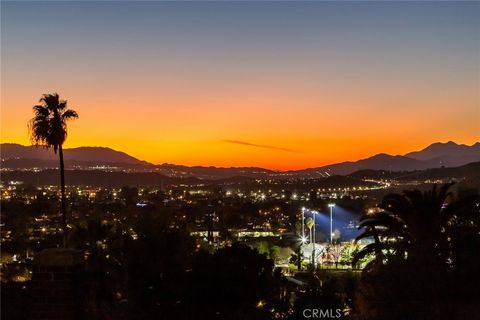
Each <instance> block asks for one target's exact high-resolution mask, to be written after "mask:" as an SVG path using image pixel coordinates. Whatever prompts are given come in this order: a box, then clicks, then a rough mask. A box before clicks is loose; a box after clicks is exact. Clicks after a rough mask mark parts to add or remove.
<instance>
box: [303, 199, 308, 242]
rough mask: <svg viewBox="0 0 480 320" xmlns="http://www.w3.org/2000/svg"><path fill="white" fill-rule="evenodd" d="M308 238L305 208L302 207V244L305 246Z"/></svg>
mask: <svg viewBox="0 0 480 320" xmlns="http://www.w3.org/2000/svg"><path fill="white" fill-rule="evenodd" d="M306 242H307V238H305V207H302V243H303V244H305V243H306Z"/></svg>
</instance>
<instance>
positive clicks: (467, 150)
mask: <svg viewBox="0 0 480 320" xmlns="http://www.w3.org/2000/svg"><path fill="white" fill-rule="evenodd" d="M405 156H406V157H409V158H412V159H416V160H422V161H429V162H431V163H434V162H436V163H437V164H438V165H443V166H446V167H456V166H461V165H463V164H465V163H470V162H475V161H480V143H479V142H477V143H475V144H473V145H471V146H467V145H465V144H456V143H455V142H453V141H449V142H447V143H440V142H437V143H434V144H431V145H429V146H428V147H426V148H425V149H422V150H420V151H414V152H410V153H407V154H406V155H405Z"/></svg>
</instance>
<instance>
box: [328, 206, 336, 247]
mask: <svg viewBox="0 0 480 320" xmlns="http://www.w3.org/2000/svg"><path fill="white" fill-rule="evenodd" d="M328 207H329V208H330V243H333V231H332V227H333V207H335V203H329V204H328Z"/></svg>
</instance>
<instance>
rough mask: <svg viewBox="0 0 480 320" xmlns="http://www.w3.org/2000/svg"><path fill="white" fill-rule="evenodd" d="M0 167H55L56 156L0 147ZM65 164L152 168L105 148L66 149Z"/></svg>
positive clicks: (19, 147)
mask: <svg viewBox="0 0 480 320" xmlns="http://www.w3.org/2000/svg"><path fill="white" fill-rule="evenodd" d="M0 151H1V156H2V165H3V166H5V167H11V168H31V167H47V168H49V167H57V166H58V155H56V154H55V153H54V152H53V150H51V149H45V148H41V147H38V148H37V147H34V146H22V145H20V144H14V143H2V144H1V146H0ZM63 156H64V160H65V164H66V166H67V167H72V166H79V165H85V166H99V165H111V166H127V167H131V166H141V167H144V166H152V164H151V163H148V162H146V161H142V160H139V159H137V158H134V157H132V156H130V155H128V154H126V153H125V152H122V151H117V150H113V149H111V148H105V147H78V148H67V149H64V151H63Z"/></svg>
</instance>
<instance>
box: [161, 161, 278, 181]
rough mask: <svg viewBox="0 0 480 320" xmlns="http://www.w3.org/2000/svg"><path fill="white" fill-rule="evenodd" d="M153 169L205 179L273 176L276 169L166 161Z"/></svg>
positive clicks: (163, 172) (166, 173) (164, 172)
mask: <svg viewBox="0 0 480 320" xmlns="http://www.w3.org/2000/svg"><path fill="white" fill-rule="evenodd" d="M155 170H156V171H157V172H160V173H162V174H165V175H174V176H194V177H198V178H201V179H206V180H215V179H227V178H233V177H237V178H238V177H247V178H266V177H273V176H275V174H276V171H273V170H268V169H264V168H258V167H229V168H223V167H202V166H193V167H187V166H181V165H175V164H168V163H164V164H161V165H157V166H156V167H155Z"/></svg>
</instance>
